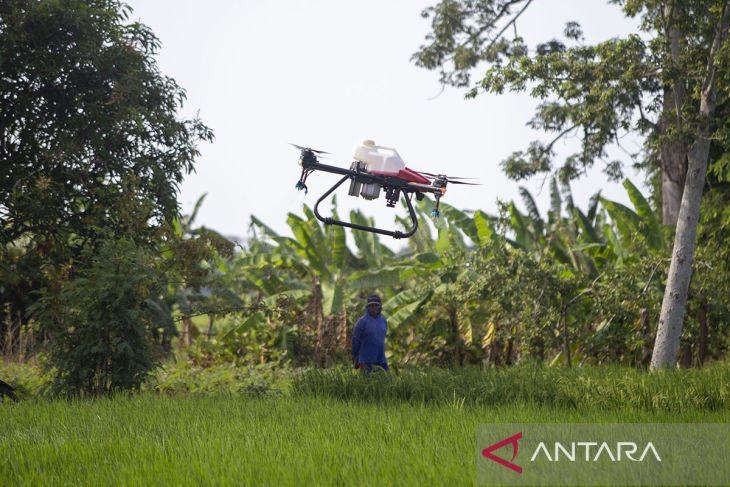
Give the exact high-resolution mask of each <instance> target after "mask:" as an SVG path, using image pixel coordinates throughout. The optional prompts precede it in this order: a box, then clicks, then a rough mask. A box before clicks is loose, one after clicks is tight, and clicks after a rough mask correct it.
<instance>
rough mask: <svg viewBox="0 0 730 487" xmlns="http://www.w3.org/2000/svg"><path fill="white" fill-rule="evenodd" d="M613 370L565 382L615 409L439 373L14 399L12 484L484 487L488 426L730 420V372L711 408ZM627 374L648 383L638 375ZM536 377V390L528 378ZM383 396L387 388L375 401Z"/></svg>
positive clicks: (722, 371)
mask: <svg viewBox="0 0 730 487" xmlns="http://www.w3.org/2000/svg"><path fill="white" fill-rule="evenodd" d="M606 370H608V369H606ZM606 370H603V369H593V371H578V372H569V373H567V374H568V375H565V374H563V375H560V377H568V378H571V377H572V378H573V379H575V380H577V379H578V378H579V377H584V379H583V382H585V381H586V380H587V381H588V384H589V386H588V387H587V388H586V387H581V386H579V387H577V390H579V391H582V392H581V394H586V392H587V391H590V390H594V391H595V394H596V395H600V396H604V397H605V396H606V395H607V394H608V392H607V391H610V390H613V393H614V397H615V400H614V402H613V403H608V402H605V401H604V402H603V403H601V402H591V401H590V397H589V396H585V397H584V399H583V400H580V401H577V402H576V401H575V400H573V401H572V402H571V401H569V402H568V403H566V404H563V402H562V399H559V397H558V396H555V395H556V394H559V390H561V387H563V386H564V387H567V386H568V385H569V383H570V381H563V382H562V384H563V386H561V387H557V386H556V388H554V389H548V390H547V392H546V391H545V390H542V391H540V390H534V391H533V392H534V397H533V399H534V400H532V399H530V398H529V397H526V396H524V393H527V392H529V391H528V387H539V385H538V384H537V383H534V382H535V381H541V380H544V381H545V382H546V383H547V382H550V383H552V382H554V381H555V380H557V377H558V376H554V375H552V374H553V372H551V371H550V370H549V369H544V370H543V373H540V372H539V371H535V370H532V371H530V370H527V371H525V370H522V371H520V370H514V371H505V372H504V373H501V372H500V373H499V374H497V373H489V372H487V373H481V375H474V374H476V372H473V371H472V372H468V371H465V372H463V373H460V372H448V371H433V372H431V373H425V374H420V375H419V374H415V373H414V374H402V376H401V377H391V378H376V379H375V380H369V379H365V378H362V377H358V376H353V375H351V374H348V373H347V372H345V371H328V372H326V373H324V374H323V373H318V372H315V373H311V374H309V375H305V376H304V377H302V378H299V379H297V380H295V381H294V384H293V385H292V386H291V387H289V389H288V391H287V392H285V393H284V394H268V395H267V394H264V395H258V396H255V395H247V394H237V395H231V394H175V395H172V396H167V395H160V394H154V393H143V394H139V395H135V396H117V397H115V398H113V399H96V400H72V401H66V400H46V399H43V400H33V399H30V400H27V401H23V402H21V403H18V404H8V403H3V404H0V479H1V480H0V483H2V484H3V485H470V484H472V483H474V480H475V457H474V446H475V444H474V442H475V428H476V426H477V425H478V424H480V423H491V422H554V423H561V422H730V407H727V404H728V403H727V401H730V397H728V396H727V395H726V393H727V388H728V387H730V384H729V383H727V382H726V376H727V371H728V368H727V367H722V368H717V370H715V371H713V370H711V369H710V370H706V371H695V373H694V374H692V375H690V376H687V377H693V378H694V379H693V380H694V383H693V384H690V385H692V387H695V388H698V387H699V385H701V384H703V383H705V382H707V384H705V385H706V393H707V394H709V395H710V396H708V397H709V399H708V398H705V400H703V401H701V402H697V403H691V402H688V401H687V400H686V399H683V397H684V395H687V397H690V396H692V397H694V396H696V395H697V394H698V392H697V390H698V389H695V390H693V389H691V388H690V389H689V393H687V390H688V389H687V388H686V387H682V385H681V383H680V381H679V380H678V378H680V379H681V377H682V376H681V375H667V376H666V377H662V376H656V377H654V376H648V375H641V376H640V377H644V384H645V385H644V387H645V389H646V390H648V391H650V392H649V393H650V394H652V395H655V396H657V397H660V398H663V399H662V400H661V401H659V402H656V401H651V400H647V401H644V402H631V401H622V400H621V398H622V397H626V396H625V394H626V393H627V392H626V391H627V390H628V391H631V389H626V387H628V386H627V385H626V384H628V382H627V383H626V384H624V386H621V385H620V384H621V383H620V381H619V380H620V378H621V377H622V376H621V371H620V370H618V369H613V371H612V372H606ZM500 374H501V375H500ZM520 374H523V375H522V376H521V375H520ZM570 374H573V376H571V375H570ZM623 374H624V375H625V376H627V377H634V376H633V374H635V372H632V371H631V372H630V371H626V370H624V371H623ZM627 374H628V375H627ZM636 374H638V373H636ZM530 376H532V377H533V383H532V385H531V386H530V383H529V382H527V383H525V381H527V380H528V379H527V378H526V377H530ZM600 376H605V377H606V378H605V379H600V378H599V377H600ZM479 377H481V378H482V379H479ZM520 377H521V380H522V381H523V384H522V385H520V386H519V387H518V385H517V384H516V383H513V386H514V387H513V388H514V389H516V390H521V391H523V393H522V394H523V395H516V396H514V397H511V398H507V399H504V400H502V401H496V402H495V401H491V402H490V400H489V398H488V397H485V398H483V400H482V401H479V400H475V399H477V398H479V397H480V396H479V394H483V393H486V392H488V390H487V389H488V388H489V387H492V388H497V387H503V386H504V387H506V385H507V384H508V383H509V381H516V380H517V379H518V378H520ZM475 378H476V379H475ZM698 378H699V379H698ZM685 379H686V377H685ZM474 380H476V381H477V382H480V381H481V382H480V383H478V384H475V385H473V387H472V388H471V389H469V390H470V391H471V392H468V391H467V392H465V390H461V389H459V388H458V387H457V386H456V385H457V384H461V386H459V387H466V384H470V383H472V382H473V381H474ZM718 380H719V381H720V382H719V383H718V382H715V381H718ZM379 381H380V382H379ZM449 381H451V382H449ZM591 381H593V384H594V385H593V386H591V385H590V384H591ZM616 381H619V382H616ZM574 382H575V381H574ZM429 384H430V385H429ZM480 384H481V386H480ZM559 384H560V383H559ZM559 384H558V385H559ZM429 387H430V389H429ZM480 387H481V389H480ZM622 387H624V390H623V391H622ZM368 388H370V389H368ZM375 388H376V389H377V390H380V391H386V392H383V393H382V394H381V395H380V396H378V395H377V394H372V391H373V390H375ZM449 388H451V390H449ZM543 389H544V387H543ZM368 390H370V391H371V394H370V395H369V396H367V395H366V393H367V391H368ZM702 390H705V389H702ZM343 391H344V392H343ZM387 391H390V392H387ZM396 391H400V393H396ZM404 391H406V392H404ZM408 391H410V392H408ZM428 391H431V392H428ZM439 391H440V392H439ZM711 391H714V392H711ZM437 392H438V393H439V394H440V395H438V396H434V394H436V393H437ZM492 392H494V390H493V391H492ZM633 393H634V394H638V392H637V391H636V390H634V391H633ZM468 394H472V396H468ZM683 394H684V395H683ZM713 394H714V396H713ZM337 395H339V396H341V397H332V396H337ZM551 395H552V396H551ZM553 396H555V397H553ZM551 397H553V399H552V400H551V399H550V398H551ZM556 397H557V399H556ZM581 397H583V396H581ZM713 397H714V399H713ZM683 401H684V402H683ZM642 404H643V406H642ZM652 404H654V405H656V406H652Z"/></svg>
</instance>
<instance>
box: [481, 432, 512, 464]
mask: <svg viewBox="0 0 730 487" xmlns="http://www.w3.org/2000/svg"><path fill="white" fill-rule="evenodd" d="M521 439H522V431H520V432H519V433H517V434H516V435H513V436H510V437H509V438H505V439H504V440H502V441H500V442H498V443H495V444H494V445H492V446H488V447H486V448H485V449H484V450H482V455H483V456H485V457H487V458H489V459H490V460H492V461H494V462H497V463H499V464H500V465H502V466H503V467H507V468H509V469H510V470H514V471H515V472H517V473H519V474H521V473H522V467H520V466H519V465H515V464H514V463H512V461H507V460H505V459H504V458H501V457H498V456H497V455H494V454H493V453H492V452H493V451H495V450H499V449H500V448H502V447H503V446H506V445H512V459H511V460H514V459H515V457H516V456H517V448H518V446H517V442H518V441H519V440H521Z"/></svg>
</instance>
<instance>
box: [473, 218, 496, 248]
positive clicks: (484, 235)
mask: <svg viewBox="0 0 730 487" xmlns="http://www.w3.org/2000/svg"><path fill="white" fill-rule="evenodd" d="M474 225H475V226H476V228H477V235H478V237H479V240H478V242H479V245H481V246H485V245H487V243H489V242H490V241H491V240H492V238H493V237H494V235H495V233H494V227H492V224H491V222H490V220H489V217H488V216H487V214H486V213H484V212H483V211H482V210H477V212H476V213H475V214H474Z"/></svg>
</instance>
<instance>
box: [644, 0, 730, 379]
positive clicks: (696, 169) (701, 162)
mask: <svg viewBox="0 0 730 487" xmlns="http://www.w3.org/2000/svg"><path fill="white" fill-rule="evenodd" d="M727 30H728V8H727V5H725V6H724V7H723V12H722V17H721V20H720V22H719V25H718V29H717V32H716V35H715V39H714V41H713V44H712V49H711V51H710V56H709V59H708V63H707V74H706V76H705V79H704V81H703V83H702V91H701V95H700V116H701V117H702V118H701V120H700V122H699V125H698V127H697V136H696V138H695V141H694V143H693V144H692V147H691V148H690V150H689V153H688V160H689V167H688V170H687V178H686V181H685V185H684V194H683V195H682V204H681V206H680V208H679V219H678V221H677V231H676V233H675V236H674V247H673V248H672V262H671V264H670V266H669V275H668V278H667V286H666V288H665V290H664V300H663V301H662V310H661V314H660V315H659V327H658V329H657V336H656V341H655V342H654V353H653V355H652V358H651V368H652V369H663V368H669V367H674V365H675V364H676V362H677V352H678V349H679V338H680V335H681V334H682V322H683V320H684V310H685V307H686V305H687V293H688V291H689V281H690V277H691V275H692V260H693V257H694V249H695V240H696V235H697V223H698V222H699V217H700V200H701V199H702V189H703V187H704V185H705V175H706V173H707V159H708V157H709V154H710V135H711V124H712V122H713V120H712V117H713V114H714V112H715V106H716V103H717V100H716V87H715V76H716V71H717V66H716V62H717V55H718V51H719V49H720V46H721V45H722V42H723V40H724V39H725V36H726V34H727Z"/></svg>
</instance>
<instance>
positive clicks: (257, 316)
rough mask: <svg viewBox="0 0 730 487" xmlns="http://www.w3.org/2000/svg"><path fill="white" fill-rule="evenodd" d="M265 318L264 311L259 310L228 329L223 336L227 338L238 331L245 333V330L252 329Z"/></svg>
mask: <svg viewBox="0 0 730 487" xmlns="http://www.w3.org/2000/svg"><path fill="white" fill-rule="evenodd" d="M264 320H265V316H264V313H263V312H261V311H257V312H256V313H254V314H253V315H251V316H249V317H248V318H246V319H245V320H244V321H243V322H242V323H241V324H240V325H238V326H235V327H233V328H231V329H230V330H228V331H227V332H226V333H225V334H224V335H223V336H222V337H221V338H222V339H225V338H228V337H230V336H233V335H235V334H238V333H243V332H245V331H248V330H250V329H251V328H253V327H254V326H256V325H258V324H259V323H262V322H263V321H264Z"/></svg>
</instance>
